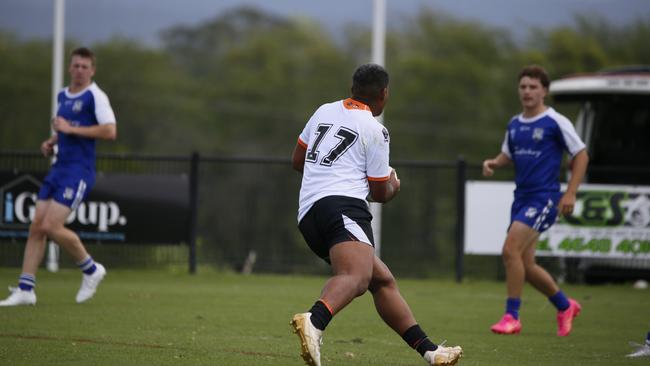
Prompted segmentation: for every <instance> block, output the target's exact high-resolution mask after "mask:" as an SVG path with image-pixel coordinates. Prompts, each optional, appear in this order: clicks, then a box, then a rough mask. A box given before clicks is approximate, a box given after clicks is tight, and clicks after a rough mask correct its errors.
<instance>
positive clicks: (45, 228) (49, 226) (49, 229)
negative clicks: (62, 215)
mask: <svg viewBox="0 0 650 366" xmlns="http://www.w3.org/2000/svg"><path fill="white" fill-rule="evenodd" d="M37 227H38V229H37V230H38V232H39V233H41V234H43V235H46V236H52V234H53V233H54V232H55V231H56V230H57V229H58V227H59V225H57V224H54V223H52V222H50V221H48V220H43V221H41V222H40V223H39V224H38V225H37Z"/></svg>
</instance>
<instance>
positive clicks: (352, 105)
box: [343, 98, 370, 111]
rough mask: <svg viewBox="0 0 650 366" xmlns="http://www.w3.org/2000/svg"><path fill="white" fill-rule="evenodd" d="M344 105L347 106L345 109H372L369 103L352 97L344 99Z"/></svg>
mask: <svg viewBox="0 0 650 366" xmlns="http://www.w3.org/2000/svg"><path fill="white" fill-rule="evenodd" d="M343 106H344V107H345V109H358V110H361V111H370V107H368V105H366V104H363V103H361V102H359V101H358V100H354V99H352V98H348V99H345V100H344V101H343Z"/></svg>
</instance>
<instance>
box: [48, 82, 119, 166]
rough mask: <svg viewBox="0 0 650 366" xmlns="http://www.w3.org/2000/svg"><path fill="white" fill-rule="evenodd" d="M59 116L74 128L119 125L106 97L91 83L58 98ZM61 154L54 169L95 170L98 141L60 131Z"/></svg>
mask: <svg viewBox="0 0 650 366" xmlns="http://www.w3.org/2000/svg"><path fill="white" fill-rule="evenodd" d="M57 101H58V109H57V112H56V115H57V116H59V117H63V118H65V119H66V120H67V121H68V122H69V123H70V124H71V125H72V126H85V127H88V126H94V125H98V124H105V123H115V114H114V113H113V109H112V108H111V105H110V102H109V100H108V97H107V96H106V94H105V93H104V92H103V91H102V90H101V89H100V88H99V87H98V86H97V84H95V83H94V82H93V83H91V84H90V85H89V86H88V87H87V88H85V89H84V90H82V91H80V92H77V93H74V94H73V93H70V90H69V89H68V88H65V89H63V90H62V91H61V92H59V94H58V95H57ZM57 138H58V142H57V145H58V152H57V155H56V163H55V165H54V167H56V168H62V167H71V168H72V167H79V168H86V169H88V170H90V171H92V172H94V171H95V139H94V138H86V137H81V136H76V135H72V134H65V133H61V132H57Z"/></svg>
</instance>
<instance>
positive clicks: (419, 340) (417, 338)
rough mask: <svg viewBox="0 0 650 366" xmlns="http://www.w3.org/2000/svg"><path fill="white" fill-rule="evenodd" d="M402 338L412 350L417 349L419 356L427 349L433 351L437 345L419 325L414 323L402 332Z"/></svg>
mask: <svg viewBox="0 0 650 366" xmlns="http://www.w3.org/2000/svg"><path fill="white" fill-rule="evenodd" d="M402 339H403V340H404V341H405V342H406V343H407V344H408V345H409V346H411V348H413V349H414V350H416V351H418V353H420V355H421V356H424V353H425V352H427V351H435V350H436V349H437V348H438V346H436V345H435V344H433V342H431V341H430V340H429V337H427V334H426V333H424V331H423V330H422V328H420V326H419V325H417V324H415V325H414V326H412V327H410V328H409V329H407V330H406V332H404V334H402Z"/></svg>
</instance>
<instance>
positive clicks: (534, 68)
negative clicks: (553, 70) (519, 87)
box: [517, 65, 551, 89]
mask: <svg viewBox="0 0 650 366" xmlns="http://www.w3.org/2000/svg"><path fill="white" fill-rule="evenodd" d="M524 76H528V77H529V78H531V79H537V80H539V81H540V83H542V86H543V87H544V88H546V89H548V86H549V85H550V84H551V80H550V79H549V77H548V73H547V72H546V70H544V68H543V67H541V66H539V65H530V66H526V67H524V69H523V70H521V72H519V78H518V79H517V80H521V78H523V77H524Z"/></svg>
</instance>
